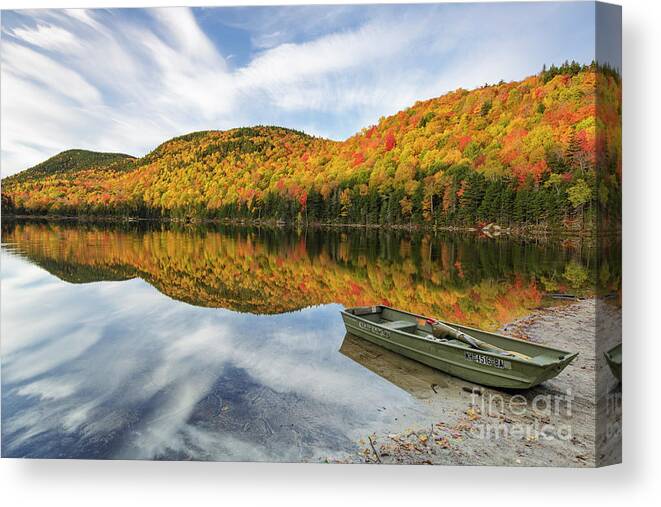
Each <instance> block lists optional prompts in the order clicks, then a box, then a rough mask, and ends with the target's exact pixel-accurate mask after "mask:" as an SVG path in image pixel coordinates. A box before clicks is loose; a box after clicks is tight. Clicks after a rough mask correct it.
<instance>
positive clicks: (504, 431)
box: [330, 299, 618, 467]
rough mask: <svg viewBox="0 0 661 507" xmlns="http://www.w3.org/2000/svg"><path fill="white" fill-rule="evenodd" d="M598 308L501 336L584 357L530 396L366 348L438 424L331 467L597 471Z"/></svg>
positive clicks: (521, 325) (378, 439) (384, 437)
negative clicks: (371, 465) (384, 465)
mask: <svg viewBox="0 0 661 507" xmlns="http://www.w3.org/2000/svg"><path fill="white" fill-rule="evenodd" d="M595 308H596V303H595V300H593V299H588V300H583V301H576V302H571V303H566V304H564V305H562V306H557V307H552V308H543V309H539V310H537V311H536V312H534V313H533V314H531V315H529V316H528V317H525V318H523V319H520V320H518V321H516V322H513V323H510V324H508V325H506V326H504V327H503V328H502V329H501V330H500V331H501V332H502V333H504V334H508V335H511V336H515V337H517V338H525V339H529V340H531V341H536V342H540V343H544V344H547V345H550V346H556V347H558V348H561V349H564V350H572V351H578V352H579V356H578V357H577V358H576V360H575V361H574V362H573V363H572V364H570V365H569V366H568V367H567V368H566V370H565V371H563V372H562V373H561V374H560V375H559V376H557V377H555V378H554V379H551V380H549V381H546V382H544V383H543V384H541V385H540V386H538V387H536V388H534V389H530V390H528V391H523V392H517V391H507V392H506V391H502V390H495V389H491V388H485V387H482V386H477V385H475V384H471V383H470V382H466V381H463V380H460V379H457V378H454V377H450V376H448V375H445V374H443V373H440V372H437V371H435V370H433V369H431V368H427V367H426V366H423V365H420V364H418V363H416V362H414V361H408V360H404V361H402V359H401V358H400V357H399V356H397V357H393V356H396V355H392V356H391V353H389V352H388V351H384V350H383V349H381V348H380V347H376V346H366V345H365V344H364V343H362V344H361V350H360V352H356V353H357V354H362V357H361V358H360V360H361V362H364V363H365V365H366V366H368V367H370V368H371V369H372V370H373V371H375V372H377V373H379V374H380V375H382V376H384V377H385V378H387V379H393V381H395V382H396V383H397V384H398V385H399V386H400V387H401V388H403V389H405V390H407V391H408V392H409V393H410V394H411V395H412V396H414V397H415V398H417V399H419V400H420V401H421V402H422V403H426V404H428V405H429V408H430V414H432V418H431V419H430V421H429V422H427V421H425V422H424V423H420V425H419V426H415V427H410V428H406V429H404V430H403V431H397V432H396V433H388V434H372V435H366V436H365V437H364V438H363V439H362V440H361V441H360V442H359V443H358V445H359V449H360V450H359V451H358V452H357V453H356V454H355V455H352V456H348V457H343V458H341V459H334V460H330V461H335V462H338V461H339V462H352V463H392V464H395V463H399V464H448V465H463V464H470V465H500V466H507V465H510V466H577V467H590V466H594V465H595V429H594V428H595V425H594V419H595V413H596V404H595V401H594V398H595V367H596V361H595V344H594V330H595ZM615 313H616V312H615ZM370 345H371V344H370ZM395 379H396V380H395ZM614 384H616V386H615V389H617V388H618V387H617V383H616V382H614Z"/></svg>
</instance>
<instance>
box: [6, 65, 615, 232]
mask: <svg viewBox="0 0 661 507" xmlns="http://www.w3.org/2000/svg"><path fill="white" fill-rule="evenodd" d="M597 104H599V111H598V110H597ZM620 104H621V87H620V81H619V78H618V77H617V75H615V74H614V73H613V72H612V71H609V69H602V68H599V67H597V66H595V65H589V66H580V65H578V64H574V63H572V64H567V65H566V66H563V67H560V68H558V67H551V69H549V70H543V71H542V72H541V73H539V74H537V75H533V76H529V77H527V78H525V79H523V80H521V81H513V82H508V83H499V84H495V85H487V86H483V87H480V88H475V89H473V90H464V89H461V88H460V89H457V90H455V91H452V92H449V93H447V94H445V95H442V96H440V97H437V98H433V99H427V100H424V101H418V102H416V103H415V104H414V105H413V106H411V107H409V108H407V109H404V110H402V111H399V112H398V113H395V114H393V115H390V116H387V117H383V118H381V119H380V121H379V122H378V123H377V124H376V125H372V126H369V127H366V128H364V129H362V130H361V131H359V132H357V133H356V134H354V135H353V136H351V137H349V138H348V139H346V140H344V141H332V140H329V139H324V138H319V137H314V136H310V135H308V134H306V133H305V132H301V131H297V130H293V129H288V128H286V127H278V126H261V125H257V126H252V127H237V128H234V129H229V130H225V131H221V130H206V131H198V132H191V133H188V134H184V135H182V136H177V137H174V138H172V139H170V140H168V141H165V142H164V143H161V144H160V145H159V146H157V147H156V148H155V149H154V150H152V151H151V152H150V153H148V154H147V155H145V156H144V157H141V158H138V159H131V161H130V163H126V164H124V165H122V166H121V167H119V166H118V167H113V165H112V164H108V165H105V166H102V167H90V168H82V170H80V171H77V172H75V173H72V174H66V171H65V173H64V174H63V173H56V174H53V175H46V176H44V175H42V174H39V177H38V178H37V179H35V180H34V181H31V180H30V179H29V178H23V179H22V180H20V181H14V180H9V179H6V180H8V181H9V183H10V184H9V185H7V184H6V182H5V180H3V209H4V210H5V211H8V212H21V213H28V214H30V213H31V214H82V215H85V214H102V215H115V216H145V217H168V218H200V219H205V218H211V219H213V218H215V219H226V218H242V219H259V220H263V219H273V220H285V221H297V220H298V221H307V222H324V223H359V224H406V223H408V224H412V223H417V224H422V225H434V226H438V225H472V224H476V223H481V222H498V223H501V224H503V225H510V224H536V225H539V224H544V225H549V226H562V227H566V226H570V227H579V228H585V227H590V226H593V225H594V224H595V222H596V213H597V210H598V209H603V211H604V215H603V217H607V218H608V217H613V219H614V220H613V221H615V220H616V219H617V217H618V216H619V204H620V202H619V195H620V188H619V185H620V171H621V150H620V136H621V128H620V114H621V113H620V110H621V109H620ZM597 113H599V115H598V117H597ZM49 160H50V159H49ZM597 166H599V167H597ZM35 167H37V166H35ZM597 169H598V170H597ZM19 174H21V173H19ZM5 187H7V188H5ZM603 217H602V218H603ZM568 224H569V225H568Z"/></svg>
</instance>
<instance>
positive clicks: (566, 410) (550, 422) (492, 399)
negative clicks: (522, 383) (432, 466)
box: [471, 390, 574, 441]
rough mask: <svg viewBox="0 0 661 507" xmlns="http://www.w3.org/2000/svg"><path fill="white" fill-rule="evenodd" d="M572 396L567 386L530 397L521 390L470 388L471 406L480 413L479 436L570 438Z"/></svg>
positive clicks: (545, 438)
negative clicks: (488, 391)
mask: <svg viewBox="0 0 661 507" xmlns="http://www.w3.org/2000/svg"><path fill="white" fill-rule="evenodd" d="M573 399H574V397H573V396H572V393H571V390H569V391H568V392H567V393H566V394H539V395H537V396H535V397H533V398H526V397H525V396H523V395H522V394H515V395H514V396H511V397H510V396H503V395H500V394H488V395H485V396H481V395H480V393H479V392H478V391H473V393H472V394H471V406H472V407H473V410H475V411H476V412H478V413H479V414H481V416H482V417H481V422H482V424H480V425H479V426H478V435H479V438H482V439H485V440H498V439H500V438H505V439H506V438H515V439H521V440H528V441H536V440H571V439H572V437H573V434H572V426H571V420H572V401H573ZM506 414H507V415H506Z"/></svg>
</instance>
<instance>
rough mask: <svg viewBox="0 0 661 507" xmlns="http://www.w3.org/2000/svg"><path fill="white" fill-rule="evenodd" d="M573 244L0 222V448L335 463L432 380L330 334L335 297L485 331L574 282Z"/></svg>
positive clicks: (418, 411) (396, 420) (337, 322)
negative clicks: (548, 289) (549, 288)
mask: <svg viewBox="0 0 661 507" xmlns="http://www.w3.org/2000/svg"><path fill="white" fill-rule="evenodd" d="M591 255H592V254H591V253H590V251H589V250H586V249H581V248H565V247H563V246H561V245H534V244H517V245H514V246H513V245H512V243H511V242H507V241H499V242H490V240H489V241H487V240H484V241H482V240H477V241H476V240H474V239H461V238H441V237H439V238H433V237H430V236H420V237H411V236H410V235H406V234H391V235H384V234H382V233H369V234H365V233H358V232H355V233H347V232H325V233H324V232H320V231H316V232H315V231H308V232H307V233H304V232H296V231H268V230H236V229H235V230H225V229H177V228H172V227H164V226H158V227H154V226H152V227H142V226H141V227H133V226H132V227H119V228H118V227H106V226H94V225H88V226H66V225H54V224H38V223H16V224H3V248H2V294H1V297H2V337H3V340H2V455H3V456H6V457H9V456H27V457H69V458H134V459H152V458H155V459H213V460H270V461H300V460H316V459H320V458H323V457H324V456H337V455H338V454H341V453H342V452H344V451H349V450H351V449H353V447H354V446H355V442H356V440H357V439H358V438H360V437H361V436H363V435H365V434H368V433H370V432H372V431H376V430H378V429H382V428H386V429H387V428H397V427H401V426H403V425H407V424H410V423H412V422H416V423H418V422H421V421H424V420H425V418H427V417H430V414H428V413H427V410H428V409H427V407H426V405H425V404H424V403H420V401H419V398H420V396H419V395H418V394H416V393H417V392H420V391H421V389H419V387H420V386H422V385H424V384H426V383H429V385H431V384H436V385H439V384H440V383H442V378H441V377H443V376H442V375H441V374H439V373H437V372H433V371H431V370H427V369H425V368H422V369H421V368H420V367H419V366H418V365H414V366H411V364H409V363H408V362H407V361H406V360H403V361H402V359H401V358H400V359H398V358H397V357H389V358H387V359H388V360H387V361H385V363H387V364H388V365H389V366H388V368H386V369H384V368H383V365H384V364H385V363H384V362H383V361H376V362H375V361H373V360H371V359H374V357H373V354H374V353H375V352H374V351H371V352H370V350H371V349H370V350H367V352H365V349H363V350H362V352H361V349H360V347H361V346H362V347H364V346H365V344H362V345H361V344H360V343H354V342H352V341H351V339H350V337H349V339H345V333H344V328H343V325H342V322H341V319H340V317H339V313H338V311H339V309H340V308H341V306H342V305H353V304H363V303H366V302H374V301H386V300H387V301H389V302H391V303H392V304H393V305H396V306H402V307H404V308H409V309H411V310H414V311H418V312H420V313H427V314H432V315H439V316H445V315H447V313H446V312H449V313H451V314H452V316H453V317H455V318H461V319H463V320H465V321H467V322H471V323H482V324H485V323H486V324H488V325H491V326H494V325H498V324H499V323H500V322H501V320H503V319H510V318H512V317H513V316H516V315H518V314H519V313H523V312H525V311H527V308H528V307H532V306H534V305H537V304H539V302H540V299H541V294H542V292H543V291H544V290H545V289H544V287H545V286H546V285H547V284H551V285H553V290H563V288H570V289H571V290H572V291H578V290H589V285H588V284H582V285H581V284H575V286H574V287H572V286H571V284H572V283H573V282H572V280H571V279H570V278H568V277H567V276H566V273H567V266H568V265H569V266H573V265H575V266H578V267H579V268H582V269H584V270H585V271H586V272H587V273H590V272H591V269H592V268H591V265H590V259H591ZM156 289H157V290H156ZM185 303H190V304H185ZM354 340H355V339H354ZM367 347H369V345H367ZM338 351H339V352H338ZM370 354H372V356H370ZM370 358H371V359H370ZM381 359H382V358H381ZM398 361H399V362H398ZM379 365H380V366H379ZM435 379H440V380H435ZM432 381H433V382H432Z"/></svg>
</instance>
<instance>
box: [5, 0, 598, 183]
mask: <svg viewBox="0 0 661 507" xmlns="http://www.w3.org/2000/svg"><path fill="white" fill-rule="evenodd" d="M591 8H592V7H591V6H590V5H589V4H578V3H577V4H571V3H570V4H568V3H562V4H541V5H533V4H523V5H522V4H519V5H516V4H503V5H501V6H498V5H489V6H487V5H446V6H439V5H411V6H337V7H331V6H318V7H261V8H243V9H238V8H237V9H232V8H224V9H212V8H205V9H196V10H190V9H187V8H164V9H150V10H99V11H87V10H44V11H16V12H11V11H10V12H8V13H3V14H4V15H3V18H2V37H3V44H2V174H3V175H8V174H12V173H15V172H17V171H19V170H21V169H24V168H26V167H29V166H30V165H33V164H35V163H37V162H39V161H41V160H43V159H44V158H46V157H49V156H52V155H54V154H55V153H57V152H58V151H61V150H64V149H68V148H72V147H79V148H87V149H93V150H108V151H122V152H129V153H132V154H134V155H142V154H144V153H146V152H147V151H149V150H150V149H152V148H153V147H154V146H156V145H157V144H159V143H160V142H162V141H163V140H165V139H167V138H169V137H172V136H175V135H180V134H182V133H186V132H189V131H193V130H201V129H225V128H231V127H235V126H242V125H250V124H257V123H261V124H279V125H283V126H288V127H294V128H299V129H305V130H308V131H310V133H314V134H319V135H325V136H329V137H332V138H335V139H343V138H346V137H348V136H349V135H351V134H353V133H354V132H355V131H357V130H359V129H360V128H361V127H364V126H366V125H367V124H369V123H374V122H376V121H378V118H379V117H380V116H383V115H387V114H392V113H394V112H396V111H397V110H399V109H401V108H403V107H405V106H407V105H409V104H411V103H412V102H414V101H415V100H419V99H425V98H429V97H432V96H438V95H441V94H442V93H444V92H446V91H449V90H452V89H454V88H456V87H458V86H464V87H471V86H476V85H479V84H482V83H484V82H485V81H490V82H494V81H498V80H500V79H514V78H519V77H523V76H524V75H525V74H527V73H532V72H535V71H537V70H538V69H539V68H540V67H541V65H542V64H543V63H545V62H546V63H548V62H550V61H558V60H561V59H565V58H576V59H578V60H583V61H585V60H589V59H591V57H592V54H593V32H592V31H591V30H592V29H591V27H590V23H589V16H588V14H589V13H590V9H591Z"/></svg>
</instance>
